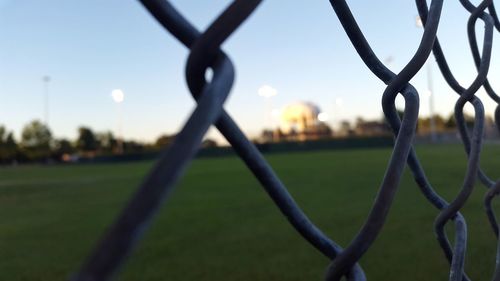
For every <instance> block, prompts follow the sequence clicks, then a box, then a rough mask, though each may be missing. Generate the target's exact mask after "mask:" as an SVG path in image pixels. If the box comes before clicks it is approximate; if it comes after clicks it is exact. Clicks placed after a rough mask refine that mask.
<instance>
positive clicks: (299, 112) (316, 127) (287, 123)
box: [278, 102, 332, 141]
mask: <svg viewBox="0 0 500 281" xmlns="http://www.w3.org/2000/svg"><path fill="white" fill-rule="evenodd" d="M320 114H321V110H320V108H319V107H318V106H317V105H315V104H313V103H311V102H296V103H292V104H289V105H287V106H285V107H284V108H283V110H282V111H281V116H280V128H279V136H278V139H279V140H300V141H305V140H316V139H320V138H326V137H330V136H331V134H332V131H331V129H330V128H329V127H328V125H326V124H325V123H324V122H322V121H320V120H319V119H318V116H319V115H320Z"/></svg>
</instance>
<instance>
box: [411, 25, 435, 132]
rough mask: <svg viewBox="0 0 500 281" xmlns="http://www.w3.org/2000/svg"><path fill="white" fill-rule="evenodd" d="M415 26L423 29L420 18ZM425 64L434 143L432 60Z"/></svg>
mask: <svg viewBox="0 0 500 281" xmlns="http://www.w3.org/2000/svg"><path fill="white" fill-rule="evenodd" d="M415 24H416V26H417V27H418V28H424V24H423V22H422V19H421V18H420V16H417V17H416V19H415ZM431 55H432V53H431ZM429 58H430V56H429ZM425 64H426V65H427V96H428V99H429V123H430V124H429V125H430V130H431V141H432V142H436V140H437V135H436V120H435V119H434V81H433V79H432V60H431V59H427V61H426V63H425Z"/></svg>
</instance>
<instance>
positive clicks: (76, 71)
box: [0, 0, 500, 141]
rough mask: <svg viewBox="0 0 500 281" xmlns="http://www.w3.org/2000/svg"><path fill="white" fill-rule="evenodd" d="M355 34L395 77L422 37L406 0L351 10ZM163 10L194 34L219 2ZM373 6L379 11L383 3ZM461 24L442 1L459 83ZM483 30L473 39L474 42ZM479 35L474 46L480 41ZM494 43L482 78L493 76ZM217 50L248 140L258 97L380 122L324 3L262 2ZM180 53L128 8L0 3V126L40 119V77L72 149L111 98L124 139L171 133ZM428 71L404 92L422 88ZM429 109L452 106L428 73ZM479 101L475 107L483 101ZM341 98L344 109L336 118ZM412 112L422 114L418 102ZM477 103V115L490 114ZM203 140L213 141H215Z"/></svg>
mask: <svg viewBox="0 0 500 281" xmlns="http://www.w3.org/2000/svg"><path fill="white" fill-rule="evenodd" d="M349 2H350V3H351V5H352V10H353V13H354V14H355V16H356V17H357V19H358V21H359V24H360V26H361V27H362V29H363V31H364V32H365V34H366V36H367V38H368V40H369V41H370V42H371V43H372V46H373V48H374V50H375V52H376V53H377V54H378V55H379V56H380V57H381V58H383V59H384V58H387V57H392V58H393V62H392V63H391V64H390V68H392V69H393V70H396V71H397V70H399V69H401V67H402V66H403V65H404V64H405V63H406V62H407V61H408V60H409V59H410V57H411V56H412V55H413V52H414V51H415V50H416V47H417V44H418V42H419V40H420V36H421V32H422V30H421V29H419V28H417V27H416V26H415V17H416V15H417V11H416V8H415V4H414V1H401V0H385V1H357V0H356V1H355V0H353V1H349ZM172 3H173V4H174V5H175V6H176V7H178V8H179V9H180V10H181V11H182V12H183V13H185V14H186V16H187V17H188V18H190V19H191V20H192V21H193V23H194V24H195V25H196V26H198V27H199V28H200V29H202V28H205V27H206V26H207V25H208V24H209V23H210V22H211V20H212V19H213V18H214V16H215V15H216V14H217V13H218V12H219V11H220V10H221V9H222V8H223V7H225V6H226V5H227V4H228V3H230V1H228V0H213V1H212V0H203V1H200V0H177V1H172ZM382 3H383V4H382ZM467 17H468V14H467V13H466V12H465V11H464V10H463V8H462V7H461V6H460V4H459V2H458V1H446V3H445V6H444V8H443V15H442V23H441V26H440V28H439V36H440V38H441V41H442V44H443V45H444V50H445V53H446V54H447V56H448V58H449V60H450V65H451V67H452V68H453V69H454V70H455V72H456V73H457V76H458V78H459V80H460V81H464V82H470V81H471V80H472V79H473V77H474V75H475V68H474V67H473V64H472V58H471V56H470V51H469V48H468V43H467V38H466V29H465V28H466V22H467ZM482 29H483V28H482V27H481V28H478V31H480V30H482ZM480 36H481V35H480ZM498 39H499V38H498V36H497V35H495V38H494V40H495V42H494V52H493V63H492V69H491V71H490V77H491V80H492V84H493V86H494V87H495V86H498V87H497V88H499V89H500V85H499V83H495V79H494V78H496V77H498V75H499V73H500V72H499V67H498V64H496V63H494V62H497V61H498V59H497V58H498V57H500V48H499V47H498V44H497V41H498ZM223 47H224V49H225V50H226V52H227V53H228V54H229V55H230V57H231V58H232V60H233V62H234V64H235V66H236V70H237V77H236V83H235V87H234V90H233V92H232V94H231V96H230V98H229V101H228V102H227V103H226V109H227V110H228V111H229V112H230V113H231V114H232V115H233V116H234V118H235V119H236V121H237V122H238V123H239V124H240V125H241V127H242V128H243V129H244V131H245V132H247V134H249V135H250V136H252V137H253V136H256V135H257V134H258V133H259V132H260V130H261V129H262V128H263V126H264V125H266V124H267V123H268V122H267V118H266V107H265V101H264V100H263V98H262V97H259V96H258V95H257V89H258V88H259V87H260V86H261V85H263V84H269V85H271V86H273V87H274V88H276V89H277V90H278V93H279V94H278V96H276V97H274V98H273V105H274V107H276V108H280V107H282V106H284V105H286V104H287V103H290V102H294V101H299V100H307V101H312V102H314V103H316V104H318V105H319V106H320V108H321V109H322V110H323V111H325V112H327V113H328V114H329V116H330V117H331V118H330V120H329V122H331V123H332V124H333V123H335V122H337V121H338V120H340V119H351V120H352V119H354V118H355V117H356V116H363V117H364V118H367V119H369V118H379V117H380V116H381V115H382V113H381V106H380V99H381V94H382V92H383V90H384V85H383V83H381V82H379V81H378V80H377V79H376V78H375V77H374V76H373V75H372V74H371V73H370V72H369V71H368V70H367V68H366V67H365V66H364V65H363V64H362V62H361V60H360V59H359V57H358V56H357V54H356V53H355V51H354V49H353V48H352V47H351V44H350V42H349V41H348V39H347V36H346V35H345V33H344V32H343V30H342V28H341V25H340V23H339V21H338V20H337V18H336V16H335V14H334V12H333V10H332V8H331V6H330V3H329V2H328V1H327V0H315V1H305V0H290V1H284V0H274V1H270V0H268V1H264V2H263V4H262V5H261V6H260V7H259V8H258V10H257V11H256V12H255V13H254V15H253V16H252V17H250V19H249V20H248V21H247V22H246V23H245V24H244V25H243V26H242V27H241V28H240V29H238V30H237V32H236V33H235V34H234V35H233V36H231V37H230V38H229V40H228V41H227V42H226V43H225V44H224V46H223ZM187 54H188V53H187V51H186V49H185V48H184V46H182V45H181V44H180V43H178V42H177V41H176V40H175V39H174V38H173V37H172V36H170V35H169V34H168V33H167V32H165V31H164V30H163V29H162V28H161V27H160V26H159V25H158V24H157V23H156V22H155V20H154V19H153V18H152V17H151V16H149V14H148V13H147V12H146V11H145V10H144V8H143V7H142V6H141V5H140V4H139V3H138V1H135V0H85V1H74V0H45V1H40V0H10V1H9V0H0V124H4V125H6V126H7V127H8V128H9V129H13V130H14V131H15V132H16V134H17V136H19V132H20V130H21V128H22V126H23V125H24V124H26V123H27V122H28V121H30V120H32V119H35V118H38V119H42V118H43V87H42V80H41V77H42V76H43V75H50V76H51V77H52V81H51V83H50V119H49V123H50V126H51V129H52V131H53V133H54V135H55V136H57V137H70V138H74V137H75V135H76V128H77V127H78V126H80V125H87V126H91V127H92V128H94V129H95V130H97V131H102V130H113V131H115V130H116V127H117V122H116V110H117V108H116V105H115V104H114V103H113V101H112V99H111V97H110V93H111V90H113V89H115V88H120V89H123V91H124V92H125V102H124V103H123V104H122V105H123V108H122V113H123V123H124V125H123V133H124V136H125V137H126V138H132V139H136V140H143V141H152V140H154V139H155V138H156V137H157V136H159V135H160V134H163V133H174V132H176V131H177V130H178V129H179V128H180V126H181V125H182V124H183V122H184V120H185V119H186V117H187V116H188V115H189V113H190V112H191V110H192V108H193V106H194V103H193V101H192V99H191V96H190V95H189V94H188V92H187V88H186V83H185V81H184V77H183V74H184V67H185V59H186V57H187ZM425 71H426V69H425V68H424V69H423V70H422V71H421V72H420V73H419V74H418V76H417V77H415V79H414V81H412V82H413V83H414V85H415V86H416V87H417V88H418V89H419V90H422V91H423V90H425V89H426V72H425ZM434 88H435V93H436V95H435V99H436V109H437V111H438V112H439V113H442V114H446V115H448V114H449V113H450V112H451V111H452V109H453V105H454V102H455V100H456V95H455V94H454V93H453V92H452V91H451V90H450V89H449V88H448V87H447V86H446V85H445V82H444V80H443V79H442V78H441V76H440V74H439V72H438V69H437V66H435V67H434ZM480 96H484V95H483V94H481V95H480ZM337 98H341V99H342V100H343V107H342V108H341V109H340V112H339V108H336V107H335V105H334V104H335V100H336V99H337ZM421 99H422V102H421V113H422V114H423V115H426V114H428V103H427V100H426V98H425V97H422V98H421ZM485 101H486V109H487V113H489V114H491V112H492V110H493V108H494V104H493V103H492V102H491V101H490V100H488V99H485ZM210 135H211V136H217V135H216V133H214V132H213V130H212V131H211V132H210Z"/></svg>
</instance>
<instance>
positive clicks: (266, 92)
mask: <svg viewBox="0 0 500 281" xmlns="http://www.w3.org/2000/svg"><path fill="white" fill-rule="evenodd" d="M257 93H258V94H259V96H261V97H264V98H265V99H266V115H267V118H268V122H269V126H270V127H271V129H272V126H273V116H272V114H273V113H272V111H273V104H272V101H271V98H272V97H274V96H276V95H277V94H278V91H277V90H276V89H275V88H273V87H271V86H269V85H263V86H261V87H260V88H259V90H258V91H257Z"/></svg>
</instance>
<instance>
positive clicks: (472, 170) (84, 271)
mask: <svg viewBox="0 0 500 281" xmlns="http://www.w3.org/2000/svg"><path fill="white" fill-rule="evenodd" d="M140 2H141V3H142V5H143V6H144V7H145V8H146V9H147V10H148V11H149V12H150V13H151V15H152V16H153V17H154V18H155V19H156V20H157V21H158V22H159V23H160V24H161V25H162V26H163V27H164V28H165V30H166V31H168V32H170V33H171V34H172V35H174V36H175V37H176V38H177V40H179V42H181V43H182V44H183V45H185V46H186V48H188V49H189V50H190V53H189V57H188V59H187V64H186V69H185V74H186V80H187V83H188V86H189V90H190V92H191V94H192V95H193V98H194V99H195V100H196V102H197V106H196V108H195V110H194V111H193V113H192V114H191V116H190V117H189V119H188V121H187V122H186V124H185V125H184V127H183V128H182V130H181V131H180V132H179V133H178V135H177V137H176V139H175V140H174V142H173V143H172V145H171V146H170V147H169V148H168V149H166V150H165V151H164V152H163V153H162V154H161V156H160V159H159V161H158V162H157V163H156V165H155V166H154V167H153V169H152V170H151V171H150V173H149V175H148V176H147V177H146V178H145V180H144V181H143V183H142V184H141V185H140V187H139V188H138V190H137V191H136V193H135V194H134V195H133V196H132V198H131V200H130V202H129V203H128V204H127V206H126V207H125V209H124V210H123V211H122V213H121V214H120V215H119V217H118V219H117V220H116V222H115V223H114V224H113V225H112V226H111V227H110V228H109V230H108V231H107V232H106V234H105V235H104V237H103V238H102V240H101V242H100V243H99V244H98V245H97V246H96V248H95V249H94V251H93V252H92V253H91V255H90V256H89V257H88V258H87V260H86V261H85V263H84V264H83V265H82V267H81V268H80V270H79V271H78V272H77V273H76V274H74V276H73V277H72V278H71V279H72V280H74V281H98V280H99V281H104V280H110V279H111V278H112V277H113V276H114V275H115V274H116V273H117V272H118V271H119V268H120V267H121V266H122V264H123V263H124V262H125V259H126V257H127V256H128V255H129V254H130V252H131V251H132V249H133V248H134V246H135V245H136V244H137V243H138V242H139V240H140V238H141V236H142V234H143V233H144V232H145V231H146V229H147V228H148V226H149V224H150V223H151V221H152V219H153V216H154V214H155V213H156V212H157V210H158V208H159V207H160V206H161V205H162V204H163V203H164V201H165V200H166V199H167V197H168V195H169V194H170V191H171V190H172V188H173V187H174V185H175V183H176V182H177V181H178V180H179V178H180V177H181V176H182V174H183V173H184V170H185V168H186V166H187V164H188V163H189V162H190V161H191V160H192V159H193V157H194V156H195V154H196V152H197V150H198V149H199V147H200V144H201V142H202V139H203V136H204V135H205V133H206V132H207V130H208V128H209V127H210V126H211V125H215V126H216V128H217V129H218V130H219V131H220V132H221V133H222V135H223V136H224V137H225V138H226V139H227V141H228V142H229V143H230V144H231V146H232V147H233V148H234V151H235V152H236V153H237V155H238V156H239V157H240V158H241V159H242V160H243V161H244V163H245V164H246V166H247V167H248V169H249V170H250V171H251V172H252V173H253V175H254V176H255V177H256V178H257V179H258V180H259V182H260V183H261V185H262V186H263V188H264V189H265V191H266V192H267V193H268V195H269V196H270V197H271V199H272V200H273V202H274V203H275V204H276V205H277V207H278V208H279V209H280V211H281V212H282V213H283V215H284V216H285V217H286V218H287V219H288V221H289V222H290V224H291V225H292V226H293V227H294V228H295V229H296V230H297V231H298V232H299V234H300V235H301V236H302V237H303V238H304V239H305V240H307V241H308V242H309V243H310V244H311V245H312V246H314V247H315V248H316V249H317V250H318V251H319V252H321V253H322V254H323V255H325V256H326V257H328V258H329V259H330V260H331V263H330V265H329V266H328V268H327V271H326V275H325V280H328V281H331V280H340V279H341V278H342V277H346V279H347V280H355V281H362V280H366V279H367V278H366V276H365V274H364V272H363V270H362V268H361V267H360V266H359V264H358V263H357V262H358V261H359V259H360V258H361V257H362V256H363V255H364V254H365V253H366V251H368V249H369V248H370V246H371V245H372V244H373V242H374V241H375V239H376V238H377V236H378V234H379V233H380V231H381V230H382V228H383V226H384V223H385V221H386V218H387V215H388V213H389V211H390V208H391V205H392V202H393V199H394V196H395V193H396V191H397V188H398V186H399V185H400V180H401V176H402V173H403V171H404V168H405V166H406V165H405V164H406V163H407V164H408V167H409V168H410V170H411V172H412V175H413V177H414V180H415V182H416V184H417V186H418V187H419V189H420V191H421V193H422V194H423V195H424V197H425V198H426V199H427V200H428V201H429V203H431V204H432V205H433V206H434V207H435V208H436V209H438V211H439V214H438V215H437V217H436V220H435V224H434V231H435V234H436V237H437V240H438V242H439V245H440V246H441V248H442V251H443V253H444V255H445V257H446V259H447V260H448V262H449V263H450V275H449V280H453V281H458V280H466V281H468V280H470V279H469V277H468V276H467V275H466V273H465V272H464V264H465V251H466V241H467V224H466V221H465V218H464V216H463V215H462V214H461V213H460V212H459V211H460V209H461V208H462V207H463V206H464V204H465V203H466V202H467V199H468V198H469V196H470V194H471V192H472V190H473V188H474V183H475V182H476V180H477V179H479V180H480V181H481V183H482V184H483V185H484V186H485V187H486V188H487V192H486V194H485V199H484V205H485V210H486V215H487V217H488V219H489V221H490V224H491V227H492V229H493V232H494V234H495V235H496V236H497V239H498V236H499V235H498V232H499V225H498V222H497V219H496V217H495V214H494V211H493V208H492V205H491V203H492V200H493V198H494V197H495V196H497V195H498V194H500V180H497V181H494V180H492V179H491V178H490V177H489V176H488V175H486V174H485V173H484V172H483V171H482V170H481V168H480V164H479V158H480V154H481V147H482V141H483V130H484V119H485V117H484V108H483V104H482V102H481V100H480V99H479V98H478V97H476V96H475V94H476V93H477V91H478V90H479V89H480V88H481V87H483V88H484V89H485V91H486V92H487V94H488V96H489V97H490V98H491V99H492V100H494V101H495V102H496V103H497V108H496V110H495V122H496V126H497V128H498V130H499V131H500V97H499V96H498V95H497V94H496V92H495V91H494V89H493V88H492V86H491V84H490V83H489V81H488V70H489V66H490V62H491V53H492V41H493V32H494V29H496V30H497V31H500V21H499V19H498V16H497V13H496V10H495V7H494V4H493V1H492V0H483V1H482V2H481V3H480V4H479V5H477V6H475V5H474V4H472V3H471V2H469V1H468V0H460V3H461V4H462V6H463V7H464V9H466V10H467V11H468V12H469V13H470V18H469V20H468V24H467V35H468V40H469V45H470V49H471V53H472V57H473V59H474V63H475V66H476V68H477V76H476V78H475V79H474V81H473V82H472V83H471V84H470V85H468V86H467V87H464V86H462V85H460V83H458V81H457V79H456V78H455V77H454V75H453V73H452V71H451V69H450V68H449V66H448V63H447V61H446V58H445V56H444V53H443V51H442V48H441V45H440V43H439V40H438V38H437V36H436V34H437V30H438V26H439V21H440V16H441V10H442V7H443V0H432V1H431V3H430V6H429V7H428V6H427V2H426V1H425V0H416V1H415V2H416V6H417V10H418V13H419V15H420V17H421V19H422V22H423V25H424V32H423V35H422V38H421V41H420V44H419V46H418V49H417V51H416V52H415V54H414V56H413V57H412V58H411V59H410V61H409V62H408V63H407V64H406V66H405V67H404V68H403V69H402V70H401V71H400V72H399V73H397V74H396V73H393V72H392V71H390V70H389V69H388V68H387V67H386V66H385V65H384V64H383V63H382V62H381V61H380V59H379V58H378V57H377V56H376V55H375V53H374V52H373V51H372V49H371V47H370V44H369V42H368V41H367V40H366V39H365V37H364V35H363V32H362V31H361V29H360V28H359V26H358V24H357V22H356V19H355V18H354V16H353V15H352V13H351V11H350V9H349V6H348V4H347V3H346V1H345V0H330V3H331V6H332V7H333V10H334V12H335V13H336V15H337V17H338V19H339V20H340V23H341V24H342V26H343V28H344V30H345V33H346V34H347V36H348V37H349V39H350V41H351V43H352V44H353V46H354V48H355V49H356V51H357V52H358V54H359V56H360V58H361V59H362V60H363V62H364V63H365V64H366V66H367V67H368V68H369V69H370V70H371V71H372V72H373V74H374V75H375V76H377V77H378V78H379V79H380V80H381V81H382V82H383V83H385V84H386V85H387V87H386V89H385V91H384V92H383V95H382V108H383V112H384V115H385V118H386V120H387V122H388V123H389V124H390V127H391V129H392V131H393V133H394V137H395V141H394V148H393V152H392V155H391V157H390V161H389V164H388V165H387V168H386V171H385V174H384V177H383V179H382V182H381V184H380V188H379V191H378V194H377V196H376V198H375V201H374V203H373V206H372V208H371V210H370V212H369V214H368V216H367V219H366V221H365V223H364V224H363V226H362V228H361V229H360V230H359V232H358V234H357V235H356V236H355V237H354V239H353V240H352V241H351V243H349V245H348V246H347V247H346V248H345V249H343V248H342V247H340V246H339V245H338V244H337V243H335V242H334V241H333V240H331V239H330V238H329V237H328V236H326V235H325V234H324V233H323V232H322V231H321V230H320V229H319V228H317V227H316V226H315V225H314V224H313V223H312V222H311V220H309V218H308V217H307V216H306V215H305V214H304V212H303V211H302V210H301V209H300V208H299V206H298V205H297V204H296V202H295V201H294V199H293V198H292V196H291V195H290V194H289V193H288V191H287V189H286V187H285V186H284V185H283V183H282V182H281V181H280V179H279V177H278V176H277V175H276V174H275V173H274V171H273V170H272V168H271V166H270V165H269V164H268V163H267V162H266V160H265V159H264V157H263V156H262V155H261V153H260V152H259V151H258V150H257V148H256V147H255V146H254V145H253V144H252V143H251V142H250V141H249V140H248V139H247V138H246V137H245V135H244V134H243V132H242V131H241V129H240V128H239V127H238V125H236V123H235V122H234V121H233V119H232V118H231V116H230V115H229V114H228V113H227V112H226V111H225V110H224V108H223V105H224V102H225V100H226V98H227V97H228V95H229V92H230V90H231V87H232V84H233V80H234V66H233V64H232V62H231V60H230V59H229V58H228V56H227V55H226V54H225V53H224V51H222V49H221V45H222V44H223V42H224V41H225V40H226V39H227V38H228V37H229V36H230V35H231V34H232V33H234V32H235V31H236V29H237V28H238V27H239V26H240V25H241V24H242V23H243V22H244V21H245V20H246V19H247V18H248V17H249V16H250V15H251V14H252V13H253V12H254V10H255V9H256V8H257V6H258V5H259V4H260V3H261V0H235V1H233V2H232V3H231V4H230V5H229V6H228V7H227V8H226V9H225V10H224V11H223V12H222V13H221V14H220V15H219V16H218V17H217V18H216V19H215V20H214V21H213V23H212V24H211V25H210V26H209V27H208V28H207V29H206V30H205V31H203V32H200V31H198V30H197V29H196V28H195V27H194V26H193V25H191V24H190V22H189V21H188V20H187V19H186V18H184V16H183V15H181V14H180V13H179V12H178V11H177V10H176V9H175V8H174V7H173V6H172V5H171V4H170V3H169V2H168V1H166V0H140ZM479 20H480V21H482V22H483V24H484V27H485V31H484V37H483V41H482V50H481V52H480V51H479V44H478V42H477V38H476V33H475V32H476V25H477V24H478V21H479ZM431 52H433V54H434V57H435V59H436V61H437V64H438V66H439V69H440V71H441V73H442V75H443V77H444V79H445V80H446V82H447V83H448V85H449V86H450V87H451V88H452V89H453V90H454V91H455V92H456V93H457V94H458V95H459V97H458V99H457V101H456V104H455V110H454V112H455V118H456V121H457V125H458V130H459V133H460V137H461V139H462V142H463V145H464V148H465V152H466V154H467V156H468V158H467V159H468V160H467V168H466V171H465V176H464V179H463V184H462V186H461V187H460V189H459V191H458V194H457V195H456V197H455V198H454V199H453V200H452V201H451V202H447V201H446V200H444V199H443V198H442V197H441V196H440V195H439V194H438V193H437V192H436V191H435V189H434V188H433V186H432V185H431V183H430V182H429V180H428V179H427V176H426V174H425V171H424V169H423V167H422V165H421V164H420V161H419V159H418V156H417V154H416V152H415V150H414V149H413V147H412V141H413V138H414V135H415V130H416V125H417V120H418V110H419V95H418V92H417V91H416V89H415V87H413V86H412V85H411V84H410V83H409V81H410V80H411V79H412V78H413V77H414V76H415V75H416V74H417V73H418V71H419V70H420V69H421V68H422V66H423V65H424V64H425V62H426V60H427V59H428V57H429V56H430V54H431ZM208 69H211V70H212V71H213V78H212V79H211V80H210V81H206V80H205V73H206V71H207V70H208ZM398 94H401V95H402V96H403V97H404V99H405V108H404V115H403V118H402V120H401V119H400V117H399V116H398V113H397V110H396V105H395V99H396V97H397V95H398ZM466 103H470V104H471V105H472V106H473V108H474V113H475V114H474V126H473V128H472V132H471V133H469V129H468V128H467V125H466V122H465V117H464V113H463V110H464V106H465V105H466ZM450 221H452V222H453V223H454V225H455V231H454V235H455V237H454V244H453V245H452V244H451V242H450V240H449V239H448V237H447V235H446V233H445V230H444V228H445V225H446V224H447V223H448V222H450ZM492 280H495V281H500V243H498V249H497V259H496V265H495V271H494V275H493V277H492Z"/></svg>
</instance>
